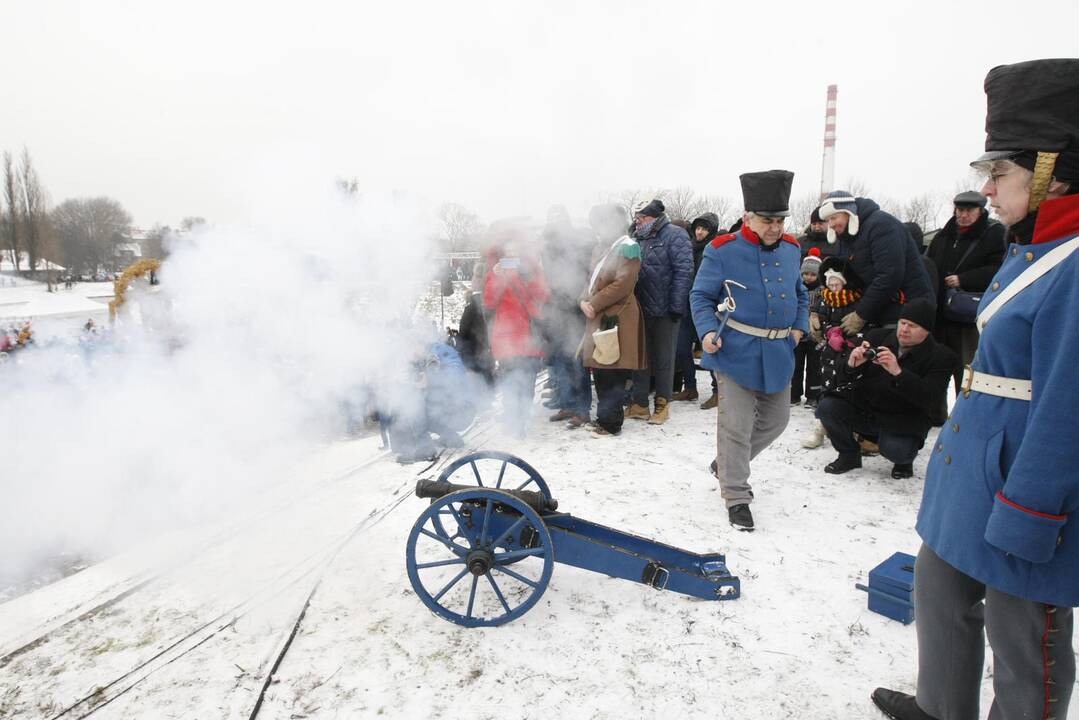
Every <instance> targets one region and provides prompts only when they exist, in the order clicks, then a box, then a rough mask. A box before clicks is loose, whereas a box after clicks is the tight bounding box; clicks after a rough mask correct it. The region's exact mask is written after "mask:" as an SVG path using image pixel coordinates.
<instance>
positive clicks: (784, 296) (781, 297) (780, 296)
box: [779, 293, 787, 300]
mask: <svg viewBox="0 0 1079 720" xmlns="http://www.w3.org/2000/svg"><path fill="white" fill-rule="evenodd" d="M779 298H780V299H781V300H786V299H787V293H779Z"/></svg>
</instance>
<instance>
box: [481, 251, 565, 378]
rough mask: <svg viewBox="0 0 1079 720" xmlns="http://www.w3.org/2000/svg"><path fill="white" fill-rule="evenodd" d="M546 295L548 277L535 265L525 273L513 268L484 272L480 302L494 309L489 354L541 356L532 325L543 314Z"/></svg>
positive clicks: (504, 357)
mask: <svg viewBox="0 0 1079 720" xmlns="http://www.w3.org/2000/svg"><path fill="white" fill-rule="evenodd" d="M492 267H493V266H492ZM549 297H550V292H549V291H548V289H547V281H546V280H545V279H544V277H543V271H542V270H540V269H539V268H538V267H537V268H535V269H534V270H533V271H532V272H530V273H528V274H526V275H522V274H520V273H519V272H518V271H516V270H502V271H501V272H494V271H492V272H488V273H487V282H486V284H485V285H484V287H483V304H484V305H485V306H487V307H488V308H490V309H492V310H494V319H493V320H492V321H491V326H490V327H491V331H490V332H491V354H492V355H494V357H495V359H496V360H511V359H513V358H519V357H543V350H542V349H541V348H540V347H539V346H538V345H537V344H536V343H535V342H534V341H533V338H532V330H531V325H532V322H533V321H538V319H539V318H540V316H541V315H542V314H543V304H544V303H546V302H547V299H548V298H549Z"/></svg>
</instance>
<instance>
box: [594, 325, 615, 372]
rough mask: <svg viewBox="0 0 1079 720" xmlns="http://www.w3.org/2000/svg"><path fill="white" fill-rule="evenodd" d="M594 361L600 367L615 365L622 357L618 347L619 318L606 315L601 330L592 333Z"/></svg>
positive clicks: (600, 326)
mask: <svg viewBox="0 0 1079 720" xmlns="http://www.w3.org/2000/svg"><path fill="white" fill-rule="evenodd" d="M592 344H593V345H594V348H593V350H592V359H593V360H595V361H596V362H598V363H599V364H600V365H614V364H615V363H616V362H618V359H619V358H621V357H622V349H621V347H620V346H619V345H618V316H617V315H604V316H603V318H602V319H601V320H600V322H599V328H598V329H596V330H595V331H594V332H593V333H592Z"/></svg>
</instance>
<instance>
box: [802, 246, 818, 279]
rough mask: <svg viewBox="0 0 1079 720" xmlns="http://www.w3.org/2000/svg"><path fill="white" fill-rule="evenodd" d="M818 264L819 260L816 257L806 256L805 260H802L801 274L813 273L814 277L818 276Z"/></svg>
mask: <svg viewBox="0 0 1079 720" xmlns="http://www.w3.org/2000/svg"><path fill="white" fill-rule="evenodd" d="M814 249H816V248H814ZM820 262H821V260H820V258H819V257H817V256H816V255H806V256H805V259H804V260H802V272H803V273H813V274H814V275H817V274H819V273H820Z"/></svg>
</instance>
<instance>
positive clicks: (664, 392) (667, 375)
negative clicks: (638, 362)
mask: <svg viewBox="0 0 1079 720" xmlns="http://www.w3.org/2000/svg"><path fill="white" fill-rule="evenodd" d="M678 325H679V322H678V321H677V320H672V319H671V317H670V316H668V315H663V316H662V317H646V318H645V319H644V344H645V348H646V349H647V351H648V368H646V369H644V370H634V371H633V402H634V403H636V404H637V405H642V406H644V407H648V391H649V386H650V379H651V378H652V377H655V379H656V397H657V398H660V397H661V398H664V399H665V400H670V399H671V395H673V394H674V344H675V340H677V339H678Z"/></svg>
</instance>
